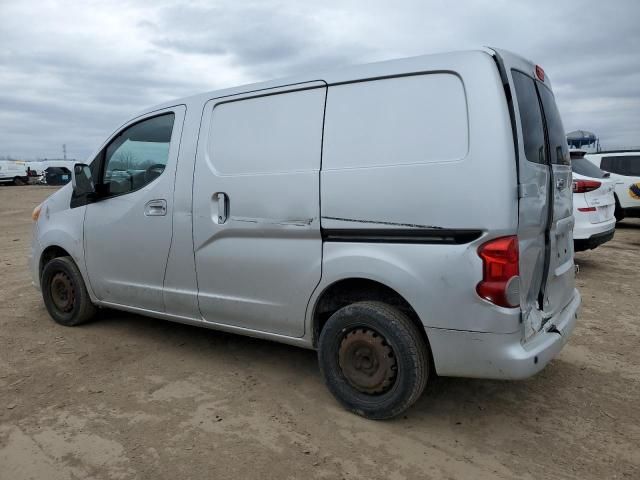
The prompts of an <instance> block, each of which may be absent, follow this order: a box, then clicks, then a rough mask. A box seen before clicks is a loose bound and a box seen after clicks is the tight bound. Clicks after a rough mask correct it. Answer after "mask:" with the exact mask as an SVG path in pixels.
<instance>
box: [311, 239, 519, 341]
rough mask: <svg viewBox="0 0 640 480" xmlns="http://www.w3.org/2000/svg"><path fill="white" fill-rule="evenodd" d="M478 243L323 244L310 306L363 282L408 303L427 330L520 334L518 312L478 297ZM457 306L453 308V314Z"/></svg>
mask: <svg viewBox="0 0 640 480" xmlns="http://www.w3.org/2000/svg"><path fill="white" fill-rule="evenodd" d="M478 243H482V240H480V239H479V240H477V241H476V242H473V243H470V244H462V245H426V244H399V243H368V242H367V241H366V240H364V239H363V241H362V242H358V243H356V242H349V243H341V242H325V243H324V245H323V268H322V282H321V284H320V285H319V286H318V289H317V291H316V293H315V294H314V297H313V298H312V299H311V305H314V304H315V301H316V299H317V297H319V295H320V294H321V293H322V292H323V291H324V290H325V289H326V288H328V287H329V286H331V285H332V284H333V283H335V282H337V281H339V280H342V279H344V278H364V279H368V280H373V281H376V282H379V283H382V284H384V285H386V286H388V287H390V288H392V289H393V290H395V291H396V292H398V293H399V294H400V295H402V297H403V298H404V299H405V300H407V302H408V303H409V304H410V305H411V306H412V308H413V309H414V310H415V311H416V313H417V314H418V316H419V317H420V319H421V321H422V323H423V325H424V326H425V327H435V328H447V329H455V330H470V331H479V332H497V333H513V332H520V311H519V310H518V309H513V308H499V307H495V306H493V305H489V304H488V303H487V302H486V301H485V300H483V299H481V298H480V297H478V296H477V295H475V294H474V293H475V285H476V284H477V283H478V282H479V281H480V280H482V265H481V260H480V258H479V257H478V255H477V253H476V248H477V245H478ZM453 306H455V308H453Z"/></svg>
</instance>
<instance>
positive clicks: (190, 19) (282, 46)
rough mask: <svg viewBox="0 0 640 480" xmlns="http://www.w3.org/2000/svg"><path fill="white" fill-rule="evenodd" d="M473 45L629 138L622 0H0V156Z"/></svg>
mask: <svg viewBox="0 0 640 480" xmlns="http://www.w3.org/2000/svg"><path fill="white" fill-rule="evenodd" d="M483 45H492V46H498V47H502V48H506V49H509V50H513V51H515V52H517V53H520V54H521V55H523V56H525V57H528V58H530V59H532V60H534V61H535V62H537V63H539V64H541V65H542V66H543V68H544V69H545V71H546V72H547V74H548V75H549V76H550V77H551V80H552V83H553V85H554V90H555V93H556V98H557V100H558V104H559V106H560V110H561V112H562V115H563V119H564V124H565V129H566V130H567V131H571V130H574V129H578V128H581V129H586V130H591V131H594V132H595V133H596V134H598V135H599V136H600V138H601V141H602V143H603V144H604V145H605V146H637V145H640V1H636V0H628V1H624V0H609V1H602V0H598V1H588V0H583V1H580V0H575V1H571V0H564V1H563V0H552V1H547V0H537V1H534V0H531V1H518V2H516V1H507V0H487V1H481V0H478V1H463V0H457V1H413V2H412V1H407V2H403V1H399V0H396V1H388V0H386V1H368V2H364V1H362V2H355V1H348V0H340V1H334V0H323V1H322V2H303V1H298V2H294V1H291V2H284V1H271V0H265V1H242V0H234V1H226V0H222V1H197V0H179V1H178V0H154V1H148V2H146V1H126V0H119V1H113V2H106V1H94V0H83V1H33V0H18V1H14V0H0V155H7V154H9V155H12V156H14V157H17V158H20V157H24V158H34V157H49V158H52V157H56V156H57V157H60V156H61V155H62V147H61V145H62V144H63V143H66V144H67V149H68V154H69V156H70V157H74V158H77V159H80V160H84V159H86V157H87V156H88V155H89V154H90V153H91V152H92V151H93V150H94V149H95V148H96V147H97V146H99V144H100V143H102V141H103V140H104V139H105V137H106V136H107V135H109V134H110V133H111V132H112V131H113V130H114V129H115V128H116V127H118V126H119V125H120V124H121V123H122V122H124V121H125V120H127V118H129V117H130V116H131V115H132V114H134V113H136V112H137V111H138V110H140V109H142V108H145V107H147V106H150V105H153V104H156V103H160V102H162V101H165V100H170V99H171V98H177V97H181V96H185V95H190V94H194V93H199V92H202V91H206V90H214V89H218V88H223V87H229V86H235V85H240V84H243V83H250V82H254V81H260V80H269V79H272V78H277V77H281V76H286V75H290V74H296V73H301V72H304V71H309V70H322V69H330V68H338V67H341V66H344V65H347V64H352V63H362V62H370V61H378V60H385V59H391V58H397V57H406V56H412V55H419V54H423V53H435V52H441V51H448V50H459V49H467V48H477V47H481V46H483Z"/></svg>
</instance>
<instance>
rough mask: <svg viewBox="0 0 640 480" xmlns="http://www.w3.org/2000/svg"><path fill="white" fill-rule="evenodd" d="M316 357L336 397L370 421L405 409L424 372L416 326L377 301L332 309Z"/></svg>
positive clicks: (425, 352) (422, 385) (426, 367)
mask: <svg viewBox="0 0 640 480" xmlns="http://www.w3.org/2000/svg"><path fill="white" fill-rule="evenodd" d="M318 360H319V363H320V371H321V373H322V376H323V378H324V380H325V382H326V384H327V386H328V388H329V390H330V391H331V393H332V394H333V395H334V396H335V397H336V399H337V400H338V401H339V402H340V403H341V404H342V405H343V406H344V407H345V408H346V409H347V410H350V411H352V412H354V413H356V414H358V415H361V416H363V417H366V418H370V419H374V420H382V419H386V418H391V417H395V416H397V415H399V414H401V413H402V412H403V411H405V410H406V409H407V408H409V407H410V406H411V405H412V404H413V403H414V402H415V401H416V400H417V399H418V398H419V397H420V395H421V394H422V392H423V391H424V388H425V386H426V384H427V379H428V376H429V353H428V347H427V344H426V342H425V341H424V340H423V337H422V335H421V334H420V331H419V330H418V327H417V326H416V325H415V324H414V323H413V322H412V321H411V320H410V319H409V318H408V317H407V316H406V315H405V314H404V313H402V312H401V311H399V310H397V309H396V308H393V307H391V306H389V305H387V304H385V303H382V302H372V301H366V302H357V303H353V304H351V305H347V306H346V307H343V308H341V309H340V310H338V311H337V312H335V313H334V314H333V315H332V316H331V317H330V318H329V320H328V321H327V323H326V325H325V326H324V328H323V329H322V332H321V334H320V340H319V342H318Z"/></svg>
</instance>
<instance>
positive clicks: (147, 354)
mask: <svg viewBox="0 0 640 480" xmlns="http://www.w3.org/2000/svg"><path fill="white" fill-rule="evenodd" d="M52 191H53V189H51V188H48V187H37V186H30V187H0V247H1V248H0V479H2V480H5V479H6V480H21V479H31V478H35V479H47V480H49V479H51V480H55V479H73V478H108V479H111V478H113V479H133V478H140V479H159V478H170V479H178V478H179V479H187V478H188V479H201V478H202V479H204V478H207V479H212V478H238V479H249V478H261V479H267V478H273V479H288V478H292V479H293V478H347V479H356V478H357V479H360V478H362V479H365V478H366V479H368V478H390V479H405V478H406V479H414V478H473V479H477V478H504V479H511V478H513V479H539V478H571V479H604V478H629V479H637V478H640V400H639V399H640V348H639V343H640V319H639V313H640V287H639V283H640V221H637V220H632V221H627V222H624V223H623V224H622V225H621V226H620V228H619V230H618V231H617V233H616V238H615V239H614V241H612V242H610V243H609V244H607V245H605V246H603V247H600V248H598V249H597V250H595V251H591V252H587V253H581V254H578V255H577V263H579V264H580V267H581V270H580V274H579V276H578V284H579V286H580V290H581V292H582V295H583V299H584V303H583V309H582V315H581V317H580V320H579V324H578V327H577V328H576V331H575V333H574V335H573V337H572V339H571V341H570V343H569V344H568V345H567V347H566V348H565V349H564V350H563V352H562V353H561V354H560V356H559V357H558V358H557V359H556V360H554V361H553V362H552V363H551V364H550V365H549V366H548V367H547V368H546V369H545V370H544V371H543V372H542V373H541V374H539V375H537V376H536V377H534V378H532V379H529V380H526V381H521V382H495V381H481V380H467V379H448V378H438V379H435V381H433V382H431V383H430V385H429V386H428V388H427V391H426V393H425V395H424V396H423V397H422V399H421V400H420V401H419V402H418V403H417V404H416V406H414V407H413V408H412V409H411V410H409V411H408V412H407V415H406V416H405V417H404V418H399V419H397V420H394V421H387V422H372V421H367V420H364V419H361V418H359V417H356V416H354V415H352V414H349V413H347V412H345V411H343V410H342V409H341V408H340V407H339V406H338V405H337V403H336V402H335V401H334V399H333V398H332V397H331V396H330V394H329V393H328V391H327V390H326V389H325V387H324V385H323V383H322V380H321V378H320V375H319V373H318V369H317V364H316V358H315V354H314V352H312V351H305V350H301V349H297V348H293V347H288V346H284V345H279V344H276V343H270V342H266V341H260V340H253V339H249V338H244V337H239V336H233V335H228V334H223V333H219V332H215V331H210V330H205V329H199V328H196V327H189V326H184V325H179V324H172V323H168V322H164V321H161V320H155V319H151V318H145V317H140V316H135V315H130V314H124V313H119V312H113V311H104V312H102V313H101V315H100V318H99V319H98V320H97V321H95V322H92V323H90V324H88V325H85V326H82V327H78V328H65V327H61V326H58V325H57V324H55V323H54V322H53V321H52V320H50V318H49V317H48V315H47V313H46V311H45V309H44V306H43V304H42V300H41V298H40V296H39V294H38V293H37V292H36V291H35V290H34V289H33V288H32V287H31V285H30V282H31V280H30V278H29V274H28V272H27V268H26V266H25V262H26V255H27V251H28V248H29V241H30V232H31V219H30V213H31V210H32V208H33V207H34V206H35V205H37V204H38V203H39V202H40V201H42V200H43V199H44V198H45V197H46V196H47V195H48V194H50V193H51V192H52Z"/></svg>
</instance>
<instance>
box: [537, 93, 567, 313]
mask: <svg viewBox="0 0 640 480" xmlns="http://www.w3.org/2000/svg"><path fill="white" fill-rule="evenodd" d="M535 83H536V88H537V90H538V96H539V98H540V102H541V104H542V110H543V114H544V119H545V125H546V133H547V152H548V158H549V160H550V166H551V192H552V195H553V200H552V210H553V216H552V218H551V219H550V220H551V223H550V225H549V226H548V235H547V243H548V245H547V247H548V248H549V250H550V251H549V252H548V255H547V257H548V268H547V275H546V279H545V281H544V282H543V285H542V291H541V297H540V298H541V301H542V302H543V312H544V313H543V316H544V318H548V317H550V316H553V315H555V314H556V313H558V312H559V311H560V310H562V309H563V308H564V307H565V306H566V305H567V304H568V303H569V302H570V301H571V298H572V296H573V290H574V288H575V271H574V263H573V224H574V218H573V191H572V188H571V161H570V159H569V148H568V146H567V140H566V136H565V132H564V127H563V126H562V120H561V118H560V112H559V111H558V107H557V106H556V102H555V99H554V97H553V93H552V92H551V89H550V88H549V87H548V86H547V85H545V84H543V83H542V82H540V81H536V82H535Z"/></svg>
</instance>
